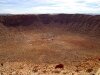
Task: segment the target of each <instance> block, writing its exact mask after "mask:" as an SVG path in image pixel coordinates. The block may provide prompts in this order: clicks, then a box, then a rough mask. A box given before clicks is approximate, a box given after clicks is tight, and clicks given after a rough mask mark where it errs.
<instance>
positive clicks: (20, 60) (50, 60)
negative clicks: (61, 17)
mask: <svg viewBox="0 0 100 75" xmlns="http://www.w3.org/2000/svg"><path fill="white" fill-rule="evenodd" d="M21 19H22V18H21ZM47 19H48V18H47ZM2 20H4V19H2V18H1V23H0V75H100V39H99V38H100V36H99V33H100V30H99V28H100V24H99V25H94V26H95V27H93V28H92V29H93V30H91V31H90V32H86V34H85V33H84V34H83V33H81V31H82V30H81V29H80V30H79V31H78V32H75V29H76V30H77V29H78V28H77V27H76V26H77V25H75V27H76V28H74V31H69V30H71V28H73V26H72V27H66V25H62V24H60V23H58V24H57V23H50V24H39V25H40V27H39V26H34V25H33V24H31V25H27V26H23V25H19V26H17V27H16V26H14V27H13V26H9V25H5V23H7V22H6V21H7V20H9V19H6V21H5V22H4V23H3V21H2ZM95 20H96V21H95V22H97V21H98V20H100V18H99V19H98V18H97V19H95ZM10 21H11V22H12V24H13V21H12V20H10ZM19 21H20V20H19ZM19 21H18V22H19ZM25 21H26V20H25ZM99 22H100V21H99ZM8 23H9V22H8ZM8 23H7V24H8ZM39 23H40V22H39ZM85 23H86V22H85ZM97 23H98V22H97ZM15 24H16V23H14V25H15ZM77 24H78V23H77ZM94 24H96V23H94ZM57 25H58V26H57ZM71 25H73V24H71ZM66 28H70V29H69V30H68V29H66ZM97 28H98V29H97ZM83 29H84V28H83ZM95 29H96V30H95ZM72 30H73V29H72ZM94 31H95V32H94ZM82 32H83V31H82ZM88 33H89V34H88ZM90 34H91V35H90Z"/></svg>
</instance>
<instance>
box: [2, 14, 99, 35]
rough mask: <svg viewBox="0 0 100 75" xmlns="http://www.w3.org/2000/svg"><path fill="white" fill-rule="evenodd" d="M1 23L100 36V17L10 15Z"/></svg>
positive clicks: (10, 25)
mask: <svg viewBox="0 0 100 75" xmlns="http://www.w3.org/2000/svg"><path fill="white" fill-rule="evenodd" d="M0 22H1V23H2V24H3V25H5V26H7V27H18V26H30V25H31V26H35V25H38V27H39V26H41V25H42V27H43V26H45V25H46V26H49V25H51V26H52V27H58V26H60V27H61V28H64V29H65V30H67V31H71V32H77V33H85V34H93V35H96V36H100V15H83V14H58V15H49V14H41V15H10V16H0Z"/></svg>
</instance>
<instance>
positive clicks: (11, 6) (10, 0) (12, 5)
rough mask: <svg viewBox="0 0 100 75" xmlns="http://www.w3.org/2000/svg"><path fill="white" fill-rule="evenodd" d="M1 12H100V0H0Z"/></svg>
mask: <svg viewBox="0 0 100 75" xmlns="http://www.w3.org/2000/svg"><path fill="white" fill-rule="evenodd" d="M0 13H12V14H22V13H24V14H25V13H31V14H32V13H33V14H39V13H92V14H100V0H0Z"/></svg>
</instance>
